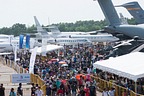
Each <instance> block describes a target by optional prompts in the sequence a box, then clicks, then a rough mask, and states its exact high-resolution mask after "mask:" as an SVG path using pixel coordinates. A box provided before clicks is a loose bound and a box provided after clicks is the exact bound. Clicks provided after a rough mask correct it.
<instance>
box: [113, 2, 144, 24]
mask: <svg viewBox="0 0 144 96" xmlns="http://www.w3.org/2000/svg"><path fill="white" fill-rule="evenodd" d="M115 7H124V8H126V9H127V10H128V12H129V13H130V14H131V15H132V16H133V17H134V19H135V20H136V23H137V24H143V23H144V10H143V9H142V8H141V6H140V5H139V4H138V2H129V3H125V4H122V5H118V6H115Z"/></svg>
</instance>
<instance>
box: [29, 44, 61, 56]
mask: <svg viewBox="0 0 144 96" xmlns="http://www.w3.org/2000/svg"><path fill="white" fill-rule="evenodd" d="M57 49H63V46H58V45H46V50H42V47H39V48H38V49H37V54H40V53H42V52H49V51H53V50H57ZM32 50H33V49H32ZM32 50H30V51H31V52H32Z"/></svg>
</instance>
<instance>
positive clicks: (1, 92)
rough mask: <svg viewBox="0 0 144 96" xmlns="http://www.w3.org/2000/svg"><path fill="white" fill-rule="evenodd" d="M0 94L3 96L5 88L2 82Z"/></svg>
mask: <svg viewBox="0 0 144 96" xmlns="http://www.w3.org/2000/svg"><path fill="white" fill-rule="evenodd" d="M0 96H5V88H4V87H3V84H1V86H0Z"/></svg>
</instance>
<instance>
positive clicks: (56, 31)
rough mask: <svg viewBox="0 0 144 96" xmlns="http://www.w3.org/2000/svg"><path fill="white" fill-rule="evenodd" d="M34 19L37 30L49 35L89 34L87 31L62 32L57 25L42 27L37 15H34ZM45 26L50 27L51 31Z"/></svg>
mask: <svg viewBox="0 0 144 96" xmlns="http://www.w3.org/2000/svg"><path fill="white" fill-rule="evenodd" d="M34 21H35V24H36V27H37V32H38V33H40V34H41V33H45V34H49V36H51V37H53V36H58V35H68V34H75V35H78V34H83V35H87V34H89V33H86V32H60V30H59V29H58V27H57V26H49V27H41V25H40V23H39V21H38V19H37V18H36V16H34ZM43 28H49V29H50V32H47V31H46V30H44V29H43Z"/></svg>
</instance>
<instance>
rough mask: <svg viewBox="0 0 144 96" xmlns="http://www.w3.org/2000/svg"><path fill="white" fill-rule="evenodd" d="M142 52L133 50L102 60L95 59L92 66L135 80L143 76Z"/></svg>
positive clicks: (143, 55)
mask: <svg viewBox="0 0 144 96" xmlns="http://www.w3.org/2000/svg"><path fill="white" fill-rule="evenodd" d="M143 59H144V53H141V52H134V53H129V54H126V55H123V56H119V57H115V58H112V57H111V58H109V59H107V60H103V61H97V62H95V63H94V64H93V66H94V67H95V68H97V69H101V70H103V71H107V72H110V73H114V74H117V75H119V76H122V77H126V78H129V79H132V80H134V81H137V79H138V78H141V77H144V70H143V68H144V63H143Z"/></svg>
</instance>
